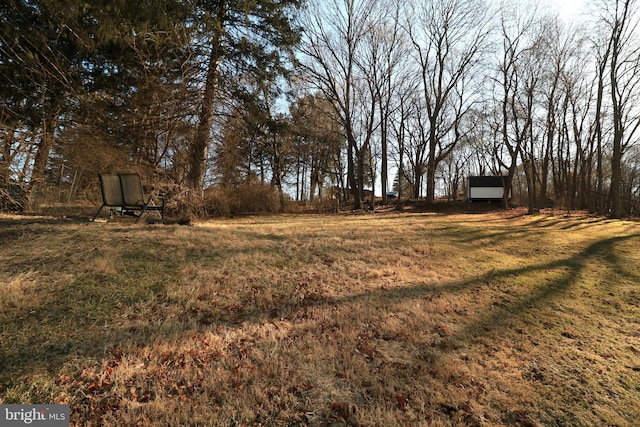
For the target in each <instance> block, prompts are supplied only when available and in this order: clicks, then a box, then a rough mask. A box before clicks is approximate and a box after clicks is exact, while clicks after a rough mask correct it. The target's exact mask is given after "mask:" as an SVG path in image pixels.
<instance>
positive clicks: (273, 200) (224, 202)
mask: <svg viewBox="0 0 640 427" xmlns="http://www.w3.org/2000/svg"><path fill="white" fill-rule="evenodd" d="M204 207H205V210H206V212H207V214H208V215H209V216H231V215H239V214H268V213H277V212H278V211H279V208H280V204H279V200H278V193H277V190H276V189H275V188H273V187H271V186H269V185H263V184H255V183H252V184H242V185H240V186H237V187H212V188H209V189H207V190H206V191H205V196H204Z"/></svg>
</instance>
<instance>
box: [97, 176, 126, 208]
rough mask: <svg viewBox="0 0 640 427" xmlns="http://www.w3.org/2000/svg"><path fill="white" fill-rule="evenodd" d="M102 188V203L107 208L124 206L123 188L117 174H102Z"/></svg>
mask: <svg viewBox="0 0 640 427" xmlns="http://www.w3.org/2000/svg"><path fill="white" fill-rule="evenodd" d="M98 176H99V178H100V187H101V188H102V202H103V203H104V204H105V205H106V206H122V205H123V204H124V198H123V196H122V186H121V185H120V176H118V174H115V173H101V174H99V175H98Z"/></svg>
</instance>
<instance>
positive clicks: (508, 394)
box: [0, 211, 640, 426]
mask: <svg viewBox="0 0 640 427" xmlns="http://www.w3.org/2000/svg"><path fill="white" fill-rule="evenodd" d="M639 248H640V224H638V223H635V222H631V221H614V220H608V219H603V218H596V217H591V216H587V215H583V214H579V213H576V214H574V215H572V216H570V217H568V216H564V215H563V214H561V213H558V212H556V213H555V214H554V213H552V212H547V213H545V214H541V215H537V216H525V215H521V213H520V212H519V211H508V212H493V213H478V214H429V213H408V214H399V213H398V214H384V215H378V214H374V215H354V216H346V215H331V216H315V215H300V216H293V215H289V216H287V215H285V216H268V217H249V218H240V219H226V220H218V221H211V222H202V223H195V224H194V225H192V226H179V225H148V224H144V225H143V224H139V225H133V224H132V223H130V222H109V223H90V222H86V221H78V220H66V219H54V218H49V217H29V216H9V215H3V216H0V261H1V262H0V403H5V404H7V403H67V404H69V405H70V408H71V418H72V425H74V426H76V425H77V426H98V425H100V426H134V425H136V426H180V425H184V426H217V425H222V426H231V425H269V426H271V425H301V426H304V425H309V426H315V425H318V426H319V425H333V426H379V425H385V426H386V425H389V426H396V425H403V426H404V425H410V426H420V425H428V426H447V425H469V426H493V425H522V426H537V425H586V426H589V425H593V426H600V425H620V426H626V425H633V424H634V423H636V422H637V419H638V418H640V406H639V404H638V402H640V249H639Z"/></svg>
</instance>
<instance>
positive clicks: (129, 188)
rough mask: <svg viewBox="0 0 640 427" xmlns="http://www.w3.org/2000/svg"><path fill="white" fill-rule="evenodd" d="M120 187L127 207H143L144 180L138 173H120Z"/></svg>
mask: <svg viewBox="0 0 640 427" xmlns="http://www.w3.org/2000/svg"><path fill="white" fill-rule="evenodd" d="M118 175H120V185H121V186H122V197H123V200H124V205H125V206H143V205H144V190H143V188H142V178H140V175H139V174H137V173H120V174H118Z"/></svg>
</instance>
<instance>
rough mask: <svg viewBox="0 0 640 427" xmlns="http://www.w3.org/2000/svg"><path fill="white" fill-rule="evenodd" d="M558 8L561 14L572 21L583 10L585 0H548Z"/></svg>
mask: <svg viewBox="0 0 640 427" xmlns="http://www.w3.org/2000/svg"><path fill="white" fill-rule="evenodd" d="M547 1H548V2H549V3H551V4H552V5H553V7H556V8H557V9H558V12H560V16H562V17H563V18H565V19H567V20H569V21H571V20H573V19H577V18H578V17H579V15H580V12H582V6H583V5H584V2H585V0H547Z"/></svg>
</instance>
